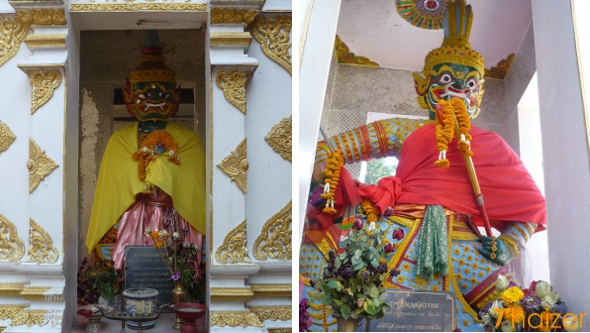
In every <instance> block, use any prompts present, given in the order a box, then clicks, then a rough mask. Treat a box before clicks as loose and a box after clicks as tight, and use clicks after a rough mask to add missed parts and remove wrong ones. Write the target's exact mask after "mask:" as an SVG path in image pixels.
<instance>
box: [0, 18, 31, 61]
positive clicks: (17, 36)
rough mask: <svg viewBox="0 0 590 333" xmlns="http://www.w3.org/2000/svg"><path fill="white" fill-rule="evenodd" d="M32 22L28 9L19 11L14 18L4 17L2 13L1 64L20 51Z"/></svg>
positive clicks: (0, 34) (0, 24) (0, 31)
mask: <svg viewBox="0 0 590 333" xmlns="http://www.w3.org/2000/svg"><path fill="white" fill-rule="evenodd" d="M32 22H33V17H32V15H31V13H29V12H27V11H21V12H17V13H16V15H15V16H14V18H4V16H1V15H0V66H2V65H3V64H4V63H6V62H7V61H8V60H10V58H12V57H14V55H15V54H16V52H18V49H19V47H20V43H21V42H22V41H23V39H25V37H27V34H28V32H29V27H30V26H31V23H32Z"/></svg>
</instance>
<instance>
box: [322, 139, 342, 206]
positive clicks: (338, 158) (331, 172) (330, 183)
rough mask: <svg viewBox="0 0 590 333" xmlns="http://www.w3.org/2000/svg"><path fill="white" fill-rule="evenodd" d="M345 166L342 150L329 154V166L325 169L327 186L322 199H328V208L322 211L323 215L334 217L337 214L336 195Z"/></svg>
mask: <svg viewBox="0 0 590 333" xmlns="http://www.w3.org/2000/svg"><path fill="white" fill-rule="evenodd" d="M343 166H344V154H343V153H342V150H337V151H335V152H333V153H330V154H328V165H326V168H325V169H324V175H325V176H326V178H325V180H324V181H325V183H326V184H325V185H324V193H322V198H324V199H326V207H324V209H323V210H322V212H323V213H326V214H330V215H334V214H336V213H337V211H336V209H335V208H334V195H335V192H336V188H337V187H338V182H339V181H340V171H341V169H342V167H343Z"/></svg>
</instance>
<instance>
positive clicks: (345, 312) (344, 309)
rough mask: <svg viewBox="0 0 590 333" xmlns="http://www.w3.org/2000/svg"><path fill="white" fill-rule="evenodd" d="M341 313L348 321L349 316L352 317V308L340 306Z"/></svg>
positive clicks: (344, 305)
mask: <svg viewBox="0 0 590 333" xmlns="http://www.w3.org/2000/svg"><path fill="white" fill-rule="evenodd" d="M340 313H341V314H342V317H343V318H344V320H348V316H349V315H350V308H349V307H348V305H346V304H342V305H341V306H340Z"/></svg>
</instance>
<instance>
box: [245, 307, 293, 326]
mask: <svg viewBox="0 0 590 333" xmlns="http://www.w3.org/2000/svg"><path fill="white" fill-rule="evenodd" d="M250 311H252V313H254V314H255V315H256V316H257V317H258V319H260V321H261V322H262V321H265V320H271V321H276V320H283V321H288V320H291V312H292V311H291V306H290V305H279V306H276V305H273V306H251V307H250Z"/></svg>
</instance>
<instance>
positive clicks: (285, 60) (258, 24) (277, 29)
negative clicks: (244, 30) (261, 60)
mask: <svg viewBox="0 0 590 333" xmlns="http://www.w3.org/2000/svg"><path fill="white" fill-rule="evenodd" d="M290 32H291V16H277V17H274V18H268V19H267V18H266V17H263V16H261V17H258V18H257V19H256V20H255V21H254V23H252V34H253V35H254V38H255V39H256V41H258V43H259V44H260V48H261V49H262V52H263V53H264V54H265V55H266V56H267V57H269V58H270V59H271V60H272V61H274V62H276V63H277V64H279V65H280V66H281V67H283V68H284V69H286V70H287V72H289V74H291V75H293V74H292V73H291V72H292V69H291V67H292V65H291V54H290V53H289V48H290V47H291V34H290Z"/></svg>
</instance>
